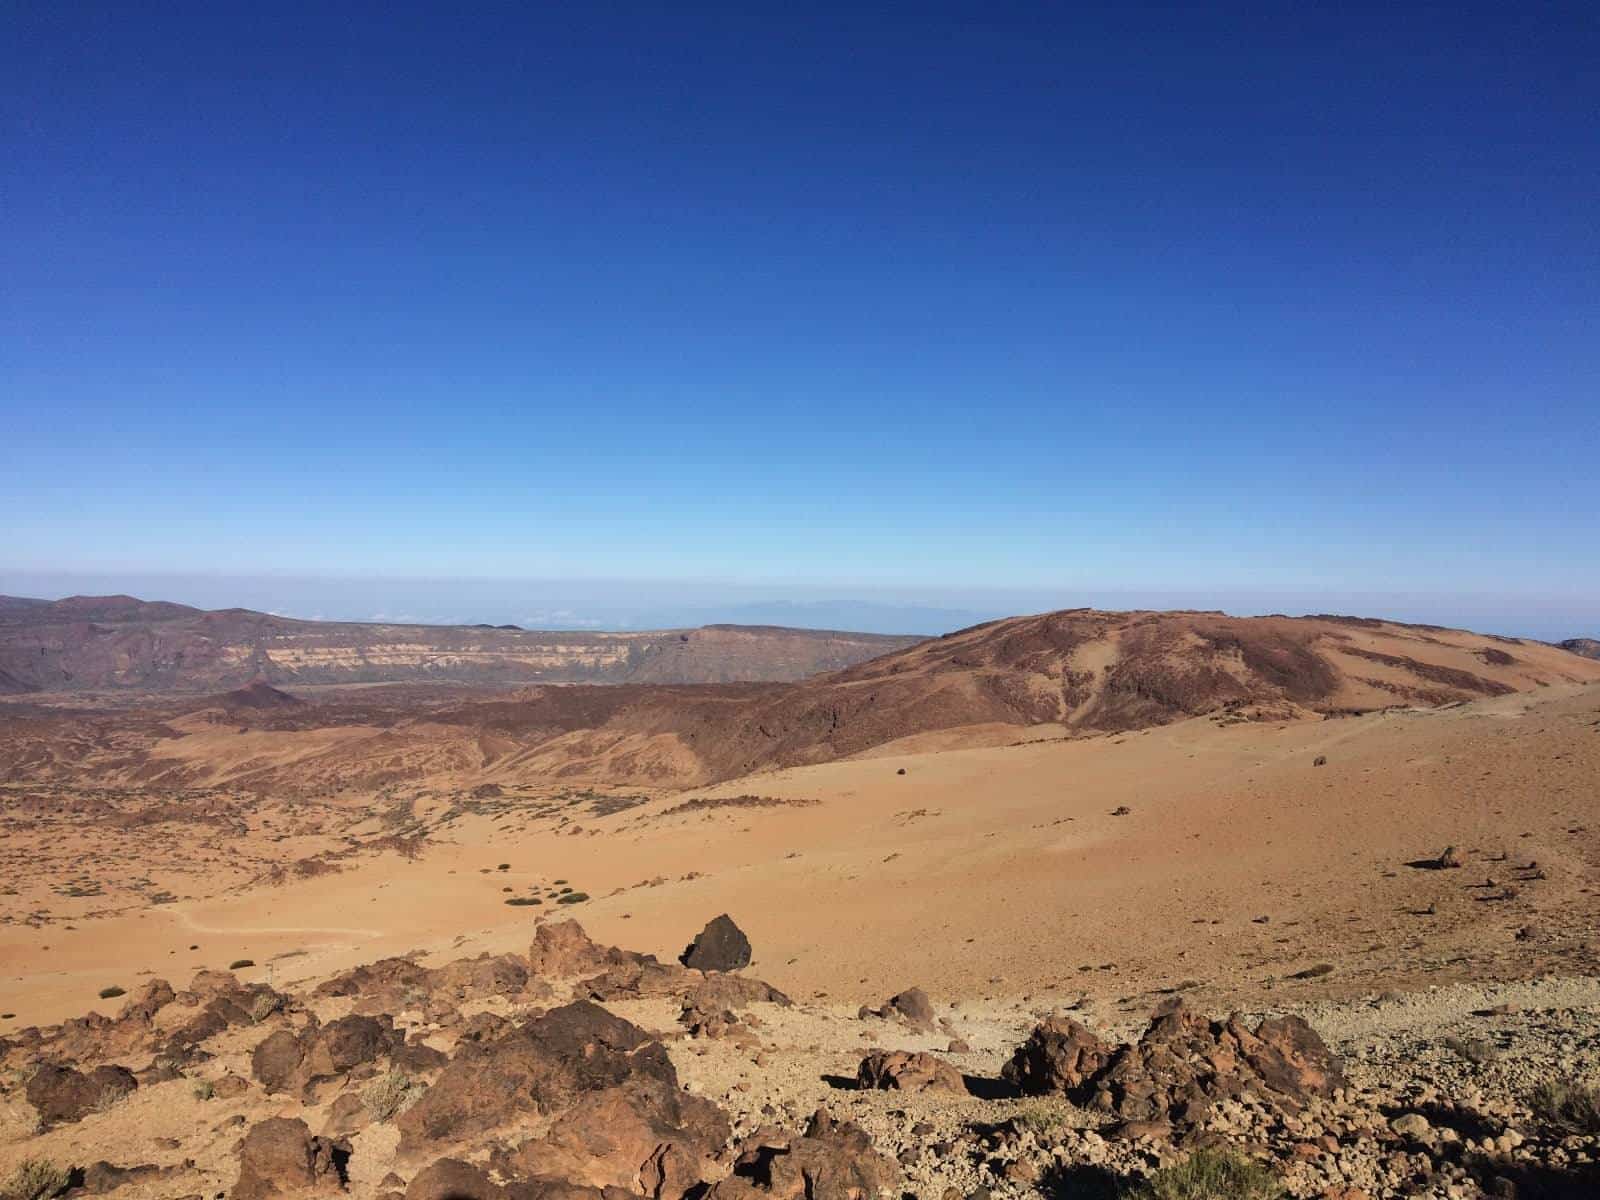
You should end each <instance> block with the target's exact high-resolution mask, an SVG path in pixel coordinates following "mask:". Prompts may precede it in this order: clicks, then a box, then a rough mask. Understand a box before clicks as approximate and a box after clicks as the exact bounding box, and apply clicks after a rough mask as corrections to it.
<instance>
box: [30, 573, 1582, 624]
mask: <svg viewBox="0 0 1600 1200" xmlns="http://www.w3.org/2000/svg"><path fill="white" fill-rule="evenodd" d="M116 594H126V595H132V596H136V597H138V598H139V599H141V600H167V601H171V602H174V603H178V604H188V605H192V606H193V607H196V608H205V609H218V608H248V609H255V610H258V611H261V612H269V613H273V614H275V615H278V616H285V617H295V618H299V619H302V620H322V621H372V622H391V623H395V624H425V625H475V624H490V625H501V624H514V625H520V626H522V627H523V628H525V629H548V630H595V631H600V630H637V629H673V628H684V627H692V626H697V625H712V624H739V625H784V626H790V627H794V628H801V629H836V630H847V631H853V632H860V633H906V634H920V635H924V636H936V635H938V634H942V633H949V632H951V631H953V630H956V629H960V628H963V627H965V626H968V625H975V624H979V623H981V622H984V621H990V620H994V619H997V618H1000V617H1010V616H1020V615H1025V614H1028V613H1036V612H1048V611H1053V610H1056V609H1063V608H1101V609H1110V610H1120V609H1159V610H1166V609H1206V610H1213V609H1214V610H1221V611H1223V612H1227V613H1230V614H1232V615H1235V616H1260V615H1265V614H1269V613H1286V614H1288V615H1291V616H1304V615H1308V614H1312V613H1339V614H1343V615H1348V616H1362V617H1383V618H1388V619H1391V620H1397V621H1405V622H1411V623H1419V624H1433V625H1445V626H1451V627H1455V628H1463V629H1472V630H1476V631H1478V632H1482V633H1495V634H1501V635H1504V636H1510V637H1528V638H1535V639H1538V640H1541V641H1561V640H1563V639H1566V638H1571V637H1585V636H1594V635H1595V634H1596V632H1597V630H1600V626H1597V625H1596V624H1595V622H1594V621H1593V620H1592V618H1588V617H1587V616H1586V612H1587V610H1586V609H1585V608H1584V607H1583V605H1582V601H1581V598H1578V597H1571V598H1567V599H1566V602H1565V603H1563V602H1562V601H1561V599H1560V598H1555V599H1552V598H1550V597H1527V596H1524V597H1518V598H1511V597H1491V596H1466V597H1462V596H1429V595H1426V594H1404V593H1359V592H1351V591H1340V590H1317V591H1283V592H1271V593H1269V592H1254V593H1251V592H1244V591H1239V590H1230V589H1226V588H1215V587H1213V588H1193V589H1187V590H1185V589H1176V588H1172V589H1127V588H1114V587H1092V586H1080V587H1067V586H1063V587H1060V588H1054V589H1051V588H1028V589H1015V588H1013V589H999V588H997V589H982V588H899V589H891V588H877V589H874V588H862V587H856V588H850V587H842V586H841V587H818V586H793V587H784V586H782V585H773V584H754V583H749V582H742V583H741V582H735V581H717V580H697V581H696V580H643V579H634V580H621V579H613V580H599V579H588V580H536V579H523V580H514V579H505V580H486V579H401V578H381V577H361V576H355V575H350V576H345V577H331V576H325V577H315V576H304V575H294V574H288V573H286V574H283V575H275V576H225V575H203V574H170V575H169V574H159V573H132V572H130V573H58V572H30V571H14V570H8V569H6V568H4V567H0V595H10V596H26V597H31V598H36V599H44V600H59V599H63V598H65V597H67V596H72V595H116Z"/></svg>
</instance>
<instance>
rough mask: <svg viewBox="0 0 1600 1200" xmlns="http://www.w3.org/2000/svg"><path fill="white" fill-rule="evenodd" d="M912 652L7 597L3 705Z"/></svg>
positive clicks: (786, 668)
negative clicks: (85, 696)
mask: <svg viewBox="0 0 1600 1200" xmlns="http://www.w3.org/2000/svg"><path fill="white" fill-rule="evenodd" d="M917 640H919V639H917V638H914V637H902V636H893V635H884V634H870V633H841V632H837V631H831V630H814V629H775V628H768V627H744V626H736V625H712V626H707V627H706V628H704V629H674V630H658V631H653V632H629V633H591V632H539V631H532V630H523V629H517V628H515V627H490V626H485V625H382V624H365V623H361V622H351V621H297V620H291V619H289V618H287V617H276V616H272V615H270V614H268V613H259V612H251V611H250V610H248V609H242V608H230V609H221V610H218V611H216V612H205V611H202V610H200V609H196V608H188V607H186V606H184V605H181V604H166V603H150V602H147V601H143V600H136V599H134V598H133V597H131V596H73V597H70V598H68V599H66V600H57V601H53V602H51V601H41V600H21V599H17V598H15V597H3V596H0V694H4V693H9V694H21V693H25V692H82V691H122V690H135V691H142V692H201V693H210V692H221V691H226V690H228V689H230V688H238V687H242V686H244V685H245V684H247V683H249V682H251V681H253V680H260V681H262V682H264V683H268V684H288V685H294V684H340V683H362V684H368V683H471V684H495V685H499V686H508V685H512V686H514V685H517V684H526V683H627V682H646V683H731V682H738V681H746V680H792V679H803V678H805V677H806V676H808V675H815V674H817V673H818V672H822V671H837V670H839V669H840V668H841V667H847V666H850V665H851V664H853V663H858V662H861V661H862V660H863V659H867V658H871V657H873V656H875V655H878V654H883V653H885V652H887V651H890V650H896V649H899V648H900V647H903V646H907V645H910V644H912V643H914V642H916V641H917Z"/></svg>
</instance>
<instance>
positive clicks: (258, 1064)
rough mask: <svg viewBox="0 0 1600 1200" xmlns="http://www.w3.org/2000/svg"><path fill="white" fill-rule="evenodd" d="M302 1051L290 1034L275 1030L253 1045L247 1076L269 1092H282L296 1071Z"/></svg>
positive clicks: (287, 1031) (282, 1030) (285, 1030)
mask: <svg viewBox="0 0 1600 1200" xmlns="http://www.w3.org/2000/svg"><path fill="white" fill-rule="evenodd" d="M304 1057H305V1051H304V1050H302V1049H301V1047H300V1038H299V1037H298V1036H297V1035H296V1034H295V1033H294V1032H293V1031H291V1030H288V1029H279V1030H277V1031H276V1032H275V1033H270V1034H268V1035H267V1036H266V1037H265V1038H264V1039H263V1040H262V1041H260V1042H258V1043H257V1044H256V1048H255V1050H253V1051H252V1052H251V1054H250V1074H251V1075H253V1076H254V1077H255V1078H256V1080H257V1081H258V1082H259V1083H260V1084H261V1086H262V1087H263V1088H265V1089H266V1090H267V1091H268V1092H269V1093H271V1092H286V1091H288V1090H289V1088H290V1085H291V1084H292V1083H293V1082H294V1079H295V1075H296V1073H297V1072H298V1071H299V1070H300V1060H301V1059H302V1058H304Z"/></svg>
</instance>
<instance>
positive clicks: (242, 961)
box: [228, 958, 256, 971]
mask: <svg viewBox="0 0 1600 1200" xmlns="http://www.w3.org/2000/svg"><path fill="white" fill-rule="evenodd" d="M255 965H256V960H255V959H253V958H236V959H234V960H233V961H232V962H231V963H229V964H228V970H230V971H242V970H244V969H245V968H246V967H253V966H255Z"/></svg>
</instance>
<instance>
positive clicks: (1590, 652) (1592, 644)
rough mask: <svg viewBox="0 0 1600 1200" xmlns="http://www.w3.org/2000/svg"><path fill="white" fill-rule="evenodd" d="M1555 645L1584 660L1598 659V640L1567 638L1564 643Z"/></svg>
mask: <svg viewBox="0 0 1600 1200" xmlns="http://www.w3.org/2000/svg"><path fill="white" fill-rule="evenodd" d="M1556 645H1558V646H1560V647H1561V648H1562V649H1563V650H1570V651H1571V652H1572V653H1573V654H1581V655H1582V656H1583V657H1584V658H1600V638H1586V637H1576V638H1568V639H1567V640H1566V641H1564V642H1557V643H1556Z"/></svg>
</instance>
